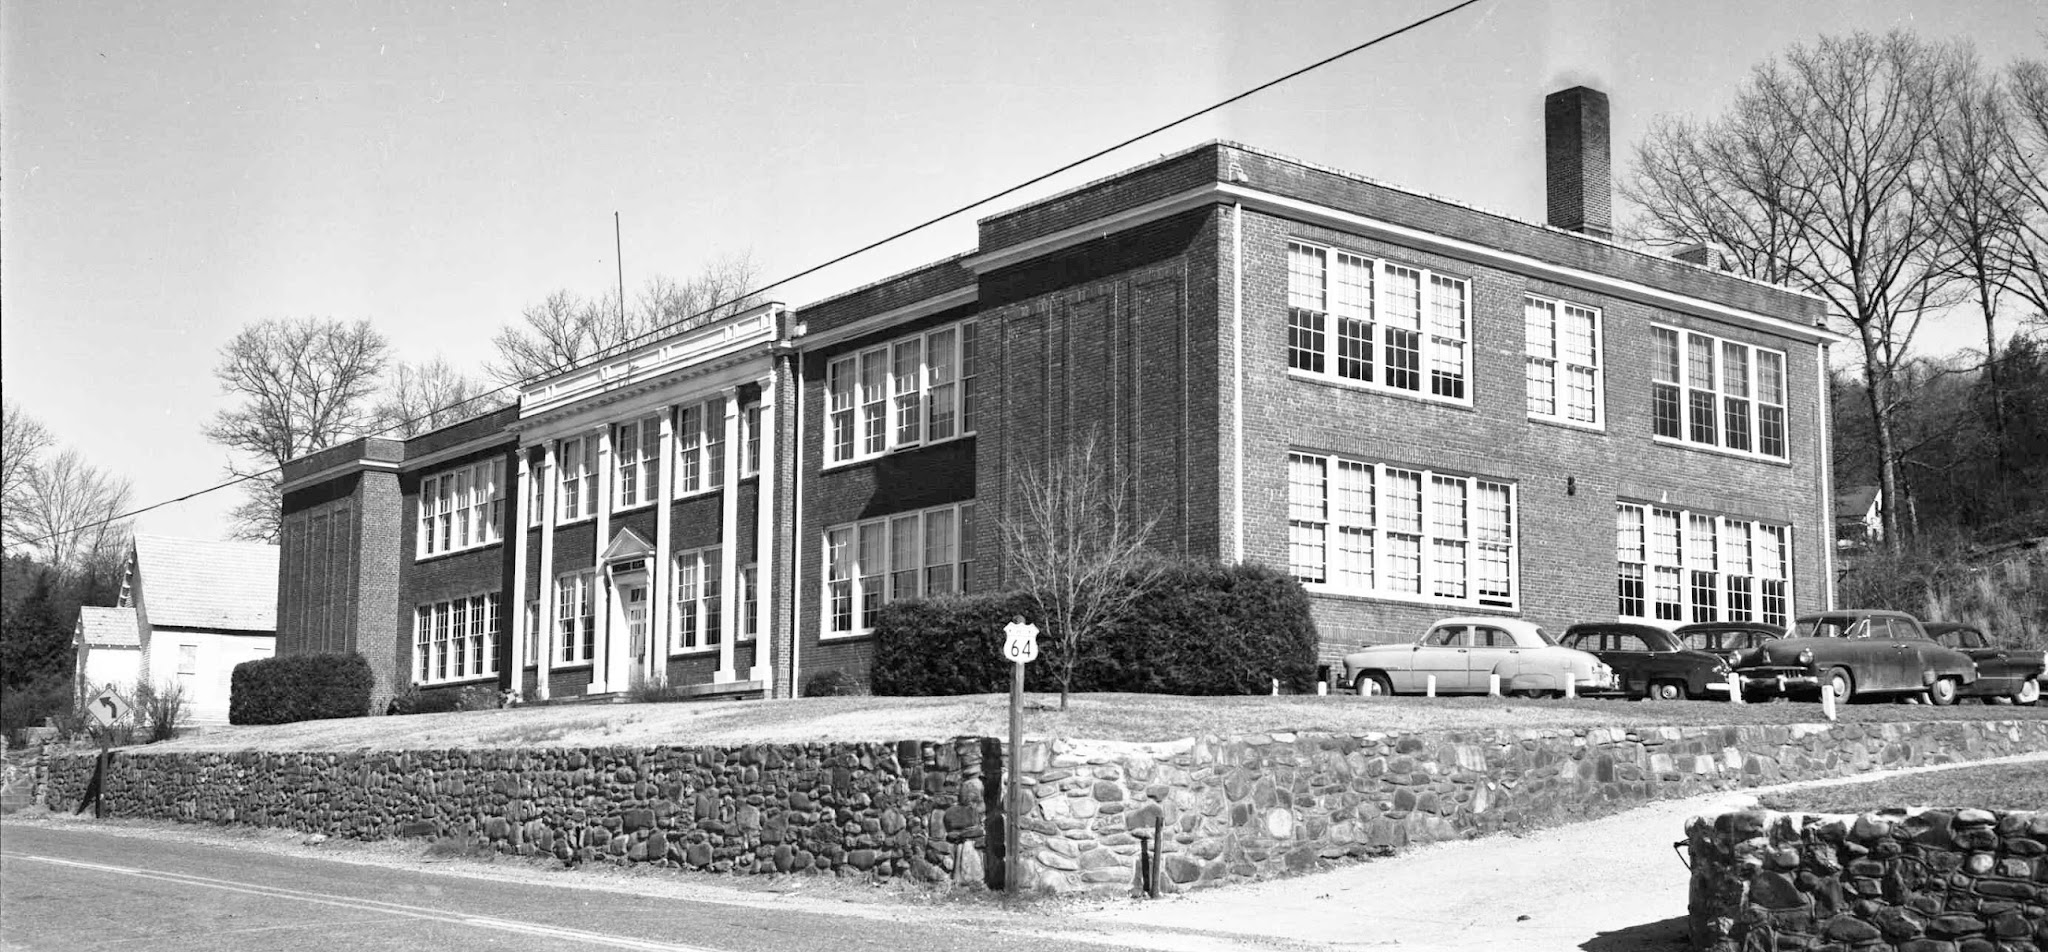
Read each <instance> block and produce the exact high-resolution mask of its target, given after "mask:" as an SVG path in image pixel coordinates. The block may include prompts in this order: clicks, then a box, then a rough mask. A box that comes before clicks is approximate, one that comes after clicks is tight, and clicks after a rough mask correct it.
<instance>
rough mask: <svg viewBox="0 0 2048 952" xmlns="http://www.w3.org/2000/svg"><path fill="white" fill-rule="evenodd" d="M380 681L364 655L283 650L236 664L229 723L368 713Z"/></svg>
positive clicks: (232, 680) (230, 681) (230, 685)
mask: <svg viewBox="0 0 2048 952" xmlns="http://www.w3.org/2000/svg"><path fill="white" fill-rule="evenodd" d="M376 683H377V679H376V676H375V675H373V674H371V673H370V662H369V661H368V660H367V659H365V658H364V657H363V656H362V655H360V654H356V653H353V652H351V653H348V654H307V655H280V656H278V657H275V658H262V659H258V660H256V661H244V662H242V663H241V664H238V665H235V672H234V675H233V676H232V677H231V678H230V680H229V684H228V723H230V724H290V723H293V722H295V721H312V720H320V719H323V718H330V717H363V716H365V715H367V714H369V713H370V691H371V689H372V688H373V687H375V685H376Z"/></svg>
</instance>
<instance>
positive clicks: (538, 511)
mask: <svg viewBox="0 0 2048 952" xmlns="http://www.w3.org/2000/svg"><path fill="white" fill-rule="evenodd" d="M553 475H554V474H553V473H551V472H549V471H548V454H547V453H545V452H540V453H535V454H534V455H533V458H532V460H531V461H530V462H529V463H528V464H527V467H526V492H527V500H526V524H527V526H528V527H539V526H544V525H546V524H547V521H548V516H549V515H550V513H549V512H548V480H549V479H551V478H553Z"/></svg>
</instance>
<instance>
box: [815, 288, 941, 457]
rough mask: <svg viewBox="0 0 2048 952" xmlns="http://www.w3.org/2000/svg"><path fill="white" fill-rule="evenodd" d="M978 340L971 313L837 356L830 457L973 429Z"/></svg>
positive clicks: (828, 412)
mask: <svg viewBox="0 0 2048 952" xmlns="http://www.w3.org/2000/svg"><path fill="white" fill-rule="evenodd" d="M978 344H979V336H978V325H977V324H976V323H975V322H973V321H964V322H961V323H958V324H948V325H945V326H943V327H938V328H934V329H932V330H929V331H924V332H922V333H918V334H912V335H909V336H906V337H899V338H897V339H895V340H892V341H888V342H886V343H883V344H880V345H877V346H874V347H870V348H866V349H864V350H860V351H856V352H854V353H850V354H846V355H843V356H841V357H838V358H836V359H834V360H833V361H832V362H831V363H829V364H828V365H827V366H826V370H825V417H826V421H825V429H826V433H825V461H826V463H828V464H831V463H844V462H849V461H852V460H858V459H866V458H869V457H872V456H878V455H880V454H882V453H887V452H889V451H891V450H896V449H901V448H904V447H909V446H924V445H929V444H932V443H940V442H944V441H946V440H951V439H956V438H959V437H962V436H970V435H972V434H973V433H974V427H975V422H976V421H975V415H976V412H977V411H978V409H979V402H978V399H977V396H978V394H977V391H976V376H975V361H976V356H977V351H978V350H979V347H978Z"/></svg>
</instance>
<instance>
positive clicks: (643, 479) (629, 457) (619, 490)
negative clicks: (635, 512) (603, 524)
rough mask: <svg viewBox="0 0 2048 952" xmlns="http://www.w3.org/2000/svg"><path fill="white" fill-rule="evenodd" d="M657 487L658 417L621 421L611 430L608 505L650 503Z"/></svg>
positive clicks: (659, 474) (659, 450) (658, 467)
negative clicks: (610, 503)
mask: <svg viewBox="0 0 2048 952" xmlns="http://www.w3.org/2000/svg"><path fill="white" fill-rule="evenodd" d="M660 487H661V418H660V417H658V416H654V417H648V418H647V419H644V420H635V421H633V422H631V423H621V424H619V425H618V426H616V427H614V428H613V429H612V508H613V509H615V510H617V509H632V508H634V507H636V506H645V505H648V504H650V503H652V502H654V496H655V494H656V493H657V492H660Z"/></svg>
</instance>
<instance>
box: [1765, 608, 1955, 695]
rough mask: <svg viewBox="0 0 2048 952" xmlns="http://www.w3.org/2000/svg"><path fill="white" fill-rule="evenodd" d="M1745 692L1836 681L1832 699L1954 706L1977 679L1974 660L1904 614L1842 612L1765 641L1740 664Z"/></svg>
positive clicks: (1814, 617) (1808, 619)
mask: <svg viewBox="0 0 2048 952" xmlns="http://www.w3.org/2000/svg"><path fill="white" fill-rule="evenodd" d="M1736 670H1737V671H1739V672H1741V674H1742V676H1743V685H1744V690H1745V691H1748V690H1750V689H1751V688H1754V689H1756V690H1758V691H1759V692H1771V691H1776V692H1779V693H1786V692H1794V691H1812V692H1815V693H1818V692H1819V690H1820V686H1821V685H1822V684H1832V685H1833V686H1834V689H1835V696H1837V697H1840V698H1843V699H1845V700H1846V699H1850V698H1858V697H1866V696H1871V695H1881V694H1892V695H1908V694H1910V695H1922V696H1924V697H1926V699H1927V700H1928V701H1929V702H1930V703H1933V704H1954V703H1955V701H1956V697H1957V696H1958V695H1959V694H1961V693H1962V691H1963V689H1964V688H1967V687H1968V686H1970V685H1971V684H1972V683H1974V682H1975V681H1976V680H1977V665H1976V662H1974V661H1972V660H1970V656H1969V655H1966V654H1963V653H1962V652H1960V651H1957V650H1955V649H1953V648H1946V647H1943V646H1941V645H1938V644H1936V643H1934V642H1933V641H1932V640H1930V639H1929V638H1928V637H1927V632H1926V630H1925V629H1923V628H1921V626H1920V620H1919V619H1917V618H1914V617H1913V616H1911V615H1908V614H1906V613H1905V612H1893V611H1881V610H1877V609H1845V610H1840V611H1831V612H1818V613H1815V614H1811V615H1801V616H1799V618H1798V620H1797V621H1796V622H1795V623H1794V625H1793V629H1792V633H1791V635H1790V636H1788V637H1785V638H1776V639H1772V640H1770V641H1767V642H1765V643H1764V646H1763V650H1762V651H1760V652H1758V653H1756V655H1754V656H1752V657H1749V658H1745V659H1743V661H1742V662H1741V663H1739V664H1737V665H1736Z"/></svg>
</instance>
